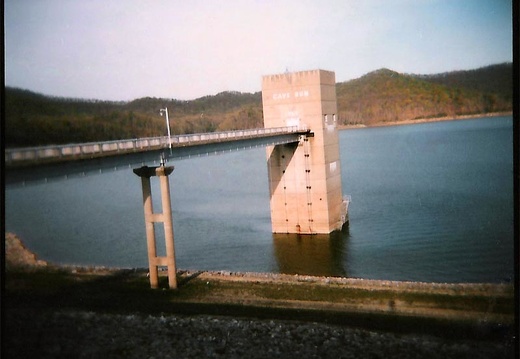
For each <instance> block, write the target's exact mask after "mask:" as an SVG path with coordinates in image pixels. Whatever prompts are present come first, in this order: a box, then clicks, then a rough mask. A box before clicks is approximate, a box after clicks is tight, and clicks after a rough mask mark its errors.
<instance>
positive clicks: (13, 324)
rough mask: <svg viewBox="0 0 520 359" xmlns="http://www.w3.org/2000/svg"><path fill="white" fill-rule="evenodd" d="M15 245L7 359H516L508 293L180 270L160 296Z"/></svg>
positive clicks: (9, 276)
mask: <svg viewBox="0 0 520 359" xmlns="http://www.w3.org/2000/svg"><path fill="white" fill-rule="evenodd" d="M5 240H6V245H5V248H6V253H5V259H6V261H5V264H6V278H5V283H6V290H5V292H4V298H3V301H4V309H5V312H4V314H5V316H4V325H5V326H4V340H3V349H4V354H5V355H6V357H7V358H11V357H17V358H26V357H27V358H29V357H31V358H34V357H39V358H62V357H63V358H65V357H75V358H98V357H104V358H244V357H247V358H288V357H302V358H331V357H332V358H334V357H336V358H509V357H513V355H514V346H513V345H514V343H513V337H512V332H511V330H510V329H511V327H510V325H511V321H510V320H511V317H512V313H509V309H508V308H509V307H510V300H511V298H510V288H508V287H507V286H496V287H495V286H493V287H492V288H491V289H492V290H496V289H497V288H498V289H499V291H502V293H497V295H496V297H494V298H495V299H494V300H492V301H491V302H489V301H488V300H487V299H489V298H488V297H487V296H489V290H490V287H486V285H480V286H472V285H462V286H456V285H455V286H453V285H446V284H437V285H433V289H432V285H429V284H427V283H423V284H413V283H403V282H401V283H396V282H382V281H361V280H355V279H347V278H316V277H307V276H284V275H271V274H254V273H250V274H247V273H245V274H244V273H210V272H195V273H189V272H181V273H179V283H180V288H179V290H177V291H170V290H151V289H149V284H148V281H147V278H146V271H143V270H135V269H132V270H129V269H127V270H116V269H109V268H75V267H74V268H73V267H67V268H63V267H56V266H53V265H51V264H48V263H46V262H44V261H41V260H38V258H37V257H36V256H35V255H34V254H32V253H31V252H30V251H28V250H27V248H25V246H24V245H23V244H22V243H21V241H20V240H19V239H18V238H16V236H14V235H7V234H6V238H5ZM163 279H164V278H163ZM398 288H399V289H398ZM461 291H462V292H469V294H468V295H466V296H464V293H460V292H461ZM428 292H429V293H430V294H429V295H427V294H428ZM404 293H407V294H406V295H405V294H404ZM508 293H509V294H508ZM346 296H347V297H350V299H349V300H347V299H346V298H344V297H346ZM439 296H440V297H439ZM432 298H437V299H438V300H437V302H436V303H431V300H432ZM331 299H333V300H331ZM482 301H484V302H482ZM412 302H413V303H416V306H415V307H414V306H413V305H412V304H413V303H412ZM427 302H430V307H431V308H432V310H431V313H428V310H427V306H425V303H427ZM454 302H456V303H454ZM439 303H440V304H439ZM457 303H458V304H457ZM460 303H462V304H463V305H467V306H468V308H469V309H470V310H468V311H464V310H462V309H461V308H459V307H460V305H461V304H460ZM464 303H465V304H464ZM479 303H480V304H479ZM482 303H484V304H485V305H484V306H482ZM490 303H494V304H492V305H491V306H490ZM493 306H494V307H493ZM443 307H445V308H447V311H443V310H442V309H443ZM500 307H502V308H501V309H500ZM463 312H467V313H466V315H463V314H462V313H463ZM501 318H502V319H501ZM501 320H505V325H503V324H502V323H500V321H501ZM497 321H498V322H497ZM377 323H379V324H380V325H379V326H378V325H377ZM475 323H477V324H476V326H475ZM490 323H492V325H491V326H490V325H488V324H490ZM430 325H431V326H437V327H438V328H439V329H441V330H443V328H444V330H445V332H446V334H448V333H449V334H448V335H443V333H442V332H441V333H439V332H431V333H430V332H428V330H424V329H427V327H429V326H430ZM469 327H470V328H472V329H473V330H472V331H471V335H467V331H466V329H468V328H469ZM450 328H451V329H450ZM415 329H418V330H417V331H415ZM459 329H460V331H459ZM475 329H476V331H475ZM479 330H480V332H479ZM457 333H459V334H457Z"/></svg>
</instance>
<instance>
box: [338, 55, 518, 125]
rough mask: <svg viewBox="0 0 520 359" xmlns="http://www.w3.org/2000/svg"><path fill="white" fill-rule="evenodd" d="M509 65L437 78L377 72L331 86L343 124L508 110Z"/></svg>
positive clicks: (511, 75) (509, 90) (509, 92)
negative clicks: (333, 87)
mask: <svg viewBox="0 0 520 359" xmlns="http://www.w3.org/2000/svg"><path fill="white" fill-rule="evenodd" d="M512 77H513V73H512V65H511V64H502V65H495V66H490V67H485V68H482V69H477V70H471V71H457V72H452V73H445V74H439V75H428V76H424V75H406V74H400V73H397V72H395V71H391V70H388V69H380V70H377V71H374V72H371V73H369V74H366V75H364V76H362V77H360V78H359V79H355V80H351V81H347V82H343V83H339V84H337V86H336V93H337V100H338V116H339V120H340V122H341V123H342V124H365V125H373V124H376V123H381V122H388V121H403V120H414V119H419V118H432V117H446V116H456V115H472V114H482V113H490V112H498V111H511V110H512V104H513V103H512V98H513V96H512V92H513V88H512Z"/></svg>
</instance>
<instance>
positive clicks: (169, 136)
mask: <svg viewBox="0 0 520 359" xmlns="http://www.w3.org/2000/svg"><path fill="white" fill-rule="evenodd" d="M159 112H160V113H161V116H162V115H163V113H166V128H167V129H168V147H169V148H170V149H171V148H172V139H171V135H170V119H169V118H168V107H165V108H161V109H160V110H159Z"/></svg>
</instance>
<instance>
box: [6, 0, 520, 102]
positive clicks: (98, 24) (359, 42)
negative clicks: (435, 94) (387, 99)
mask: <svg viewBox="0 0 520 359" xmlns="http://www.w3.org/2000/svg"><path fill="white" fill-rule="evenodd" d="M4 17H5V19H4V23H5V25H4V26H5V32H4V33H5V42H4V43H5V84H6V86H11V87H18V88H23V89H28V90H31V91H35V92H39V93H43V94H46V95H51V96H60V97H69V98H83V99H98V100H110V101H129V100H133V99H137V98H141V97H147V96H149V97H160V98H173V99H179V100H191V99H195V98H199V97H202V96H207V95H214V94H217V93H219V92H222V91H240V92H257V91H260V90H261V82H262V76H265V75H272V74H278V73H284V72H286V71H290V72H293V71H304V70H313V69H324V70H329V71H334V72H335V73H336V81H337V82H341V81H347V80H351V79H355V78H358V77H360V76H363V75H364V74H366V73H368V72H371V71H374V70H377V69H380V68H383V67H385V68H389V69H391V70H394V71H398V72H401V73H415V74H432V73H440V72H447V71H453V70H469V69H475V68H479V67H483V66H487V65H491V64H496V63H502V62H511V61H512V58H513V49H512V41H513V40H512V39H513V36H512V4H511V0H264V1H261V0H220V1H217V0H191V1H184V0H179V1H177V0H147V1H145V0H125V1H121V0H81V1H79V0H77V1H75V0H4Z"/></svg>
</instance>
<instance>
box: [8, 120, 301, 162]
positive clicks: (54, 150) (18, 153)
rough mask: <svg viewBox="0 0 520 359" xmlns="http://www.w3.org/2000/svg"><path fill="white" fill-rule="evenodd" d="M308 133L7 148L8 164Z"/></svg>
mask: <svg viewBox="0 0 520 359" xmlns="http://www.w3.org/2000/svg"><path fill="white" fill-rule="evenodd" d="M305 133H308V130H307V129H304V128H301V127H298V126H292V127H276V128H255V129H248V130H237V131H226V132H209V133H195V134H189V135H177V136H171V137H170V138H168V137H167V136H161V137H148V138H138V139H126V140H118V141H104V142H89V143H75V144H67V145H52V146H42V147H26V148H11V149H6V150H5V164H6V166H7V167H17V166H24V165H34V164H42V163H56V162H65V161H74V160H81V159H88V158H97V157H107V156H117V155H121V154H126V153H135V152H147V151H156V150H160V149H165V148H174V149H175V148H179V147H191V146H200V145H208V144H214V143H223V142H235V141H244V140H251V139H262V138H272V137H278V136H282V135H299V134H305ZM291 140H292V141H295V140H296V137H295V136H293V137H291V138H290V139H289V140H288V141H289V142H290V141H291Z"/></svg>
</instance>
